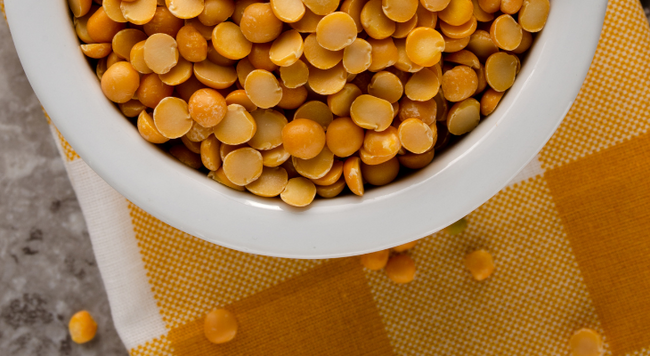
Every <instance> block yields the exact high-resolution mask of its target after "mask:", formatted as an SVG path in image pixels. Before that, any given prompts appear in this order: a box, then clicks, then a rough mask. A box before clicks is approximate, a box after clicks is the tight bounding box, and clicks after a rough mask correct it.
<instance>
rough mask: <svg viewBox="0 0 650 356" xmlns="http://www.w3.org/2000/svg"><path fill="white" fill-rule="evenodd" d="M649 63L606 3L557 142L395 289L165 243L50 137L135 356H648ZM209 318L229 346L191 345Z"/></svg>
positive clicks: (345, 264) (628, 5) (376, 281)
mask: <svg viewBox="0 0 650 356" xmlns="http://www.w3.org/2000/svg"><path fill="white" fill-rule="evenodd" d="M0 8H3V5H2V0H0ZM576 20H577V21H578V20H579V14H576ZM648 61H650V28H649V27H648V23H647V20H646V17H645V14H644V11H643V9H642V7H641V5H640V3H639V2H638V0H610V2H609V5H608V10H607V15H606V18H605V24H604V28H603V32H602V35H601V38H600V43H599V45H598V49H597V52H596V56H595V59H594V61H593V63H592V65H591V69H590V71H589V74H588V76H587V78H586V80H585V82H584V85H583V87H582V90H581V91H580V94H579V95H578V97H577V99H576V101H575V103H574V105H573V107H572V108H571V110H570V112H569V113H568V114H567V116H566V118H565V119H564V121H563V122H562V124H561V126H560V127H559V128H558V130H557V132H556V133H555V135H554V136H553V137H552V138H551V140H550V141H549V142H548V143H547V145H546V146H545V147H544V148H543V149H542V151H541V152H540V153H539V154H538V156H537V157H536V158H535V159H534V160H533V162H531V163H530V165H529V166H528V167H527V168H526V169H524V171H523V172H522V173H521V174H520V175H519V176H518V177H517V178H516V179H515V181H513V182H511V183H510V184H509V185H508V186H507V187H506V188H504V189H503V190H502V191H501V192H499V193H498V194H497V195H496V196H494V197H493V198H492V199H490V200H489V201H488V202H486V203H485V204H484V205H482V206H481V207H480V208H478V209H477V210H476V211H474V212H472V213H471V214H470V215H469V216H468V217H467V220H468V222H469V226H468V228H467V230H465V231H464V232H463V233H462V234H461V235H458V236H453V237H452V236H449V235H448V234H447V233H445V232H439V233H436V234H434V235H432V236H428V237H426V238H424V239H422V240H421V241H420V242H419V244H418V245H417V246H416V247H415V248H414V249H412V250H410V251H409V252H408V253H409V254H410V255H411V257H412V258H413V259H414V260H415V262H416V264H417V268H418V272H417V276H416V279H415V280H414V281H413V282H412V283H409V284H407V285H397V284H395V283H392V282H391V281H390V280H389V279H388V278H387V277H386V275H385V274H384V273H382V272H373V271H368V270H365V269H364V268H363V267H362V266H361V264H360V263H359V261H358V259H357V258H344V259H332V260H291V259H281V258H271V257H263V256H256V255H251V254H246V253H242V252H238V251H233V250H229V249H226V248H223V247H220V246H216V245H213V244H211V243H208V242H205V241H203V240H201V239H198V238H195V237H193V236H190V235H188V234H186V233H183V232H182V231H179V230H176V229H174V228H172V227H170V226H168V225H166V224H164V223H162V222H161V221H159V220H157V219H156V218H155V217H153V216H151V215H149V214H148V213H147V212H145V211H144V210H142V209H140V208H139V207H137V206H135V205H133V204H132V203H130V202H129V201H127V200H126V199H125V198H124V197H122V196H121V195H119V194H118V193H117V192H116V191H114V190H113V189H112V188H111V187H110V186H108V185H107V184H106V183H105V182H104V181H102V180H101V178H99V177H98V176H97V175H96V174H95V173H94V172H93V171H92V170H91V169H90V168H89V167H88V166H87V165H86V164H85V163H84V162H83V160H82V159H81V158H80V157H79V156H78V155H77V154H76V153H75V151H74V149H73V148H72V147H71V146H70V145H69V144H68V143H67V142H66V140H65V139H64V137H63V136H62V135H61V134H60V133H59V132H58V130H57V129H56V128H55V127H54V126H53V125H50V127H51V130H52V133H53V136H54V137H55V139H56V141H57V143H58V146H59V149H60V152H61V155H62V157H63V158H64V160H65V164H66V168H67V170H68V173H69V176H70V180H71V181H72V184H73V186H74V188H75V190H76V193H77V196H78V198H79V201H80V204H81V207H82V209H83V212H84V215H85V218H86V221H87V223H88V228H89V232H90V238H91V240H92V243H93V248H94V251H95V254H96V256H97V261H98V265H99V268H100V271H101V273H102V277H103V279H104V283H105V286H106V289H107V293H108V296H109V300H110V303H111V308H112V313H113V316H114V320H115V324H116V328H117V330H118V332H119V334H120V336H121V337H122V339H123V341H124V343H125V345H126V346H127V347H128V349H129V351H130V353H131V355H133V356H136V355H138V356H139V355H176V356H181V355H191V356H203V355H459V356H460V355H514V354H517V355H566V354H568V348H567V344H568V339H569V338H570V337H571V335H572V334H573V333H574V332H575V331H576V330H578V329H580V328H592V329H594V330H596V331H598V332H600V333H601V334H602V335H603V337H604V340H605V354H606V355H616V356H618V355H621V356H622V355H635V356H641V355H650V263H649V262H648V261H649V259H648V256H650V236H649V235H648V231H650V134H649V133H648V129H649V128H650V111H649V109H650V108H649V105H650V90H648V89H649V88H650V65H649V63H648ZM48 121H49V118H48ZM479 248H481V249H487V250H489V251H490V252H491V253H492V254H493V256H494V259H495V261H496V272H495V274H494V275H493V276H492V277H491V278H490V279H488V280H486V281H483V282H480V283H479V282H476V281H474V280H472V278H471V277H470V275H469V273H468V272H467V271H466V270H465V269H464V267H463V260H464V257H465V256H466V255H467V254H468V253H469V252H471V251H473V250H476V249H479ZM215 307H225V308H228V309H229V310H231V311H233V312H234V313H235V314H236V316H237V318H238V321H239V325H240V329H239V333H238V335H237V338H236V339H235V340H234V341H232V342H230V343H227V344H223V345H214V344H211V343H209V342H208V341H207V339H206V338H205V337H204V336H203V332H202V323H203V318H204V316H205V314H206V313H207V312H208V311H209V310H211V309H213V308H215Z"/></svg>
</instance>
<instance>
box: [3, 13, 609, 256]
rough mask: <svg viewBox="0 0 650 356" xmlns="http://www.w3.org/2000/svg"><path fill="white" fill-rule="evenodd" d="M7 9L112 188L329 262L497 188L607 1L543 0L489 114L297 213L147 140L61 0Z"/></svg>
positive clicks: (182, 225)
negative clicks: (406, 162) (429, 154)
mask: <svg viewBox="0 0 650 356" xmlns="http://www.w3.org/2000/svg"><path fill="white" fill-rule="evenodd" d="M5 6H6V10H7V15H8V20H9V24H10V27H11V32H12V35H13V38H14V41H15V44H16V48H17V50H18V54H19V56H20V59H21V62H22V64H23V68H24V69H25V72H26V73H27V76H28V78H29V81H30V83H31V85H32V87H33V88H34V91H35V92H36V95H37V96H38V97H39V99H40V100H41V103H42V104H43V106H44V107H45V109H46V110H47V111H48V112H49V114H50V116H51V117H52V120H53V121H54V123H55V124H56V126H57V127H58V129H59V130H60V131H61V133H62V134H63V136H65V137H66V139H67V140H68V141H69V142H70V144H71V145H72V147H74V148H75V150H76V151H77V153H79V155H80V156H81V157H82V158H83V160H84V161H85V162H86V163H87V164H88V165H90V167H91V168H92V169H93V170H95V172H97V173H98V174H99V175H100V176H101V177H102V178H103V179H104V180H106V182H108V183H109V184H110V185H111V186H113V187H114V188H115V189H116V190H117V191H119V192H120V193H121V194H123V195H124V196H125V197H126V198H128V199H129V200H130V201H132V202H133V203H135V204H136V205H138V206H140V207H141V208H143V209H144V210H146V211H147V212H149V213H150V214H152V215H154V216H156V217H157V218H159V219H160V220H162V221H164V222H166V223H168V224H170V225H172V226H174V227H176V228H178V229H180V230H183V231H186V232H188V233H190V234H192V235H194V236H197V237H200V238H203V239H205V240H207V241H210V242H214V243H215V244H218V245H222V246H226V247H229V248H233V249H236V250H241V251H245V252H251V253H257V254H262V255H271V256H279V257H292V258H328V257H342V256H350V255H357V254H361V253H367V252H372V251H376V250H380V249H385V248H389V247H392V246H396V245H399V244H402V243H406V242H409V241H412V240H415V239H418V238H422V237H424V236H426V235H428V234H431V233H433V232H435V231H438V230H440V229H442V228H444V227H446V226H448V225H449V224H451V223H453V222H454V221H456V220H458V219H460V218H461V217H463V216H465V215H466V214H468V213H469V212H471V211H472V210H473V209H475V208H477V207H478V206H479V205H481V204H482V203H484V202H485V201H487V200H488V199H489V198H490V197H492V196H493V195H494V194H495V193H497V192H498V191H499V190H500V189H501V188H503V187H504V186H505V184H506V183H507V182H508V181H509V180H510V179H511V178H512V177H514V176H515V175H516V173H517V172H518V171H519V170H520V169H521V168H523V167H524V166H525V165H526V163H527V162H528V161H530V160H531V159H532V158H533V157H534V156H535V154H536V153H537V152H538V151H539V150H540V149H541V148H542V146H543V145H544V144H545V143H546V141H547V140H548V139H549V138H550V137H551V135H552V134H553V132H554V131H555V129H556V128H557V126H558V125H559V124H560V122H561V121H562V118H563V117H564V115H565V114H566V113H567V111H568V110H569V108H570V106H571V104H572V102H573V100H574V99H575V97H576V96H577V94H578V91H579V90H580V87H581V85H582V82H583V80H584V78H585V76H586V74H587V71H588V69H589V65H590V63H591V60H592V57H593V55H594V52H595V50H596V45H597V43H598V39H599V37H600V31H601V28H602V23H603V18H604V15H605V10H606V7H607V0H571V1H566V0H553V1H552V7H551V14H550V16H549V18H548V22H547V25H546V27H545V29H544V30H543V31H542V32H541V34H540V35H539V36H538V38H537V39H536V42H535V44H534V45H533V47H532V49H531V51H530V53H529V55H528V58H527V59H526V60H525V62H524V65H523V67H522V69H521V72H520V73H519V75H518V78H517V80H516V82H515V85H514V86H513V87H512V88H511V89H510V90H509V92H508V93H507V95H506V96H505V97H504V98H503V101H502V102H501V104H500V105H499V108H498V109H497V110H496V111H495V112H494V113H493V114H492V115H490V116H489V117H488V118H487V119H486V120H484V121H483V122H481V124H480V125H479V126H478V127H477V128H476V129H475V130H474V131H472V132H471V133H470V134H469V135H467V136H466V137H464V138H463V139H462V140H461V141H460V142H458V143H457V144H456V145H454V146H453V147H452V148H451V149H449V150H447V151H446V152H444V153H443V154H440V155H438V156H437V157H436V158H435V159H434V161H433V163H432V164H431V165H429V166H428V167H426V168H424V169H422V170H420V171H418V172H417V173H415V174H413V175H411V176H409V177H406V178H404V179H401V180H399V181H397V182H394V183H392V184H390V185H388V186H385V187H381V188H377V189H372V190H369V191H368V192H367V193H366V195H364V196H363V197H362V198H359V197H356V196H344V197H337V198H335V199H331V200H317V201H315V202H314V203H313V204H312V205H311V206H310V207H309V208H307V209H295V208H291V207H289V206H287V205H286V204H284V203H282V202H281V201H279V199H265V198H259V197H256V196H253V195H252V194H249V193H241V192H237V191H234V190H231V189H229V188H226V187H224V186H222V185H220V184H218V183H216V182H214V181H212V180H210V179H209V178H207V177H205V176H204V175H203V174H201V173H199V172H197V171H193V170H192V169H190V168H187V167H185V166H184V165H182V164H181V163H179V162H177V161H176V160H175V159H173V158H171V157H169V156H167V155H165V154H162V153H161V151H160V150H159V149H157V148H156V147H154V146H153V145H151V144H149V143H147V142H145V141H144V140H143V139H142V138H141V137H140V136H139V134H138V132H137V130H136V129H135V128H134V127H133V125H132V124H131V123H129V122H128V120H126V119H125V118H124V117H123V116H122V115H121V113H120V112H119V110H117V109H116V108H115V107H114V106H113V104H111V103H110V102H109V101H108V100H107V99H106V98H105V97H104V95H103V94H102V91H101V89H100V86H99V83H98V81H97V77H96V76H95V73H94V70H93V69H91V68H90V67H89V66H88V64H87V62H86V60H85V58H84V56H83V55H82V53H81V51H80V50H79V43H78V40H77V37H76V35H75V32H74V28H73V26H72V22H71V20H70V15H69V14H68V8H67V2H66V1H65V0H51V1H43V0H6V1H5ZM576 14H580V16H577V15H576Z"/></svg>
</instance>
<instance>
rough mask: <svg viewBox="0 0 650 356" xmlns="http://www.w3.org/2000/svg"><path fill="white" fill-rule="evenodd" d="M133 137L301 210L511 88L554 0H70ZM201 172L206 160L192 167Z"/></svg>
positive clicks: (418, 154)
mask: <svg viewBox="0 0 650 356" xmlns="http://www.w3.org/2000/svg"><path fill="white" fill-rule="evenodd" d="M68 3H69V5H70V8H71V10H72V13H73V14H74V23H75V29H76V32H77V34H78V36H79V39H80V40H81V41H82V42H84V44H82V45H81V51H83V53H84V54H85V55H86V56H87V57H89V58H92V59H94V60H96V61H92V63H93V64H94V65H95V66H96V72H97V76H98V77H99V79H100V80H101V88H102V90H103V92H104V94H105V95H106V97H107V98H108V99H110V100H111V101H113V102H115V103H117V104H118V105H119V108H120V110H121V111H122V113H123V114H124V115H125V116H127V117H129V118H136V117H137V128H138V131H139V132H140V135H141V136H142V137H143V138H144V139H145V140H147V141H149V142H151V143H154V144H161V145H163V148H164V149H166V150H168V151H169V153H171V154H172V155H173V156H174V157H176V158H177V159H178V160H180V161H181V162H183V163H185V164H186V165H188V166H190V167H193V168H196V169H206V170H207V171H210V173H209V174H208V176H209V177H210V178H212V179H214V180H216V181H217V182H219V183H222V184H224V185H226V186H228V187H230V188H233V189H236V190H240V191H245V190H248V191H250V192H251V193H253V194H255V195H258V196H262V197H275V196H278V195H279V196H280V197H281V198H282V200H284V201H285V202H286V203H287V204H290V205H293V206H297V207H304V206H307V205H309V204H310V203H311V202H312V201H313V199H314V197H315V196H316V194H318V195H319V196H321V197H323V198H332V197H335V196H337V195H338V194H340V193H341V192H342V191H343V189H344V188H345V187H346V186H347V187H348V188H349V190H350V191H352V193H354V194H356V195H359V196H361V195H363V194H364V185H365V184H366V183H367V184H370V185H374V186H380V185H384V184H388V183H390V182H391V181H393V180H394V179H395V178H396V177H397V175H398V173H399V171H400V168H401V167H404V168H406V169H420V168H423V167H424V166H426V165H427V164H429V163H430V162H431V161H432V160H433V157H434V152H435V150H440V149H441V148H443V147H444V146H445V145H446V144H447V142H448V141H449V139H450V135H454V136H459V135H463V134H465V133H467V132H469V131H471V130H473V129H474V128H475V127H476V126H477V125H478V123H479V121H480V119H481V117H483V116H486V115H489V114H490V113H492V112H493V111H494V109H495V108H496V107H497V105H498V104H499V101H500V100H501V98H502V97H503V95H504V93H505V91H506V90H508V88H510V87H511V86H512V85H513V83H514V81H515V77H516V76H517V73H518V72H519V69H520V67H521V64H520V63H521V61H520V56H522V55H524V53H525V52H526V51H527V50H528V49H529V47H530V46H531V43H532V40H533V38H532V33H535V32H539V31H541V30H542V28H543V27H544V24H545V23H546V19H547V17H548V14H549V10H550V3H549V0H343V1H342V2H340V1H339V0H271V1H270V2H262V1H260V0H164V1H163V0H103V1H102V0H68ZM203 167H205V168H203Z"/></svg>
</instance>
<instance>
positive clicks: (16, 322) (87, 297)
mask: <svg viewBox="0 0 650 356" xmlns="http://www.w3.org/2000/svg"><path fill="white" fill-rule="evenodd" d="M2 21H3V19H1V18H0V355H12V356H22V355H29V356H41V355H42V356H54V355H66V356H67V355H75V356H76V355H93V356H94V355H98V356H99V355H102V356H113V355H120V356H121V355H128V353H127V351H126V349H125V348H124V345H123V344H122V341H121V340H120V338H119V337H118V335H117V332H116V331H115V327H114V326H113V320H112V318H111V314H110V308H109V305H108V300H107V297H106V292H105V290H104V285H103V283H102V279H101V276H100V275H99V271H98V269H97V265H96V263H95V257H94V256H93V251H92V247H91V244H90V239H89V237H88V230H87V228H86V223H85V221H84V218H83V215H82V214H81V210H80V209H79V204H78V202H77V198H76V196H75V193H74V191H73V190H72V186H71V185H70V181H69V180H68V177H67V175H66V172H65V168H64V166H63V161H62V160H61V158H60V156H59V153H58V152H57V149H56V146H55V143H54V140H53V138H52V136H51V134H50V131H49V128H48V124H47V121H46V120H45V117H44V116H43V113H42V111H41V108H40V104H39V102H38V100H37V98H36V96H35V95H34V93H33V91H32V89H31V87H30V85H29V83H28V82H27V78H26V77H25V74H24V72H23V70H22V67H21V66H20V62H19V61H18V57H17V55H16V51H15V49H14V45H13V42H12V40H11V36H10V35H9V30H8V29H7V27H6V26H5V24H4V23H2ZM82 309H86V310H88V311H89V312H90V313H91V314H92V315H93V317H94V318H95V320H96V321H97V324H98V331H97V336H96V337H95V339H94V340H93V341H91V342H89V343H87V344H83V345H77V344H75V343H74V342H72V340H71V339H70V336H69V335H68V326H67V325H68V321H69V320H70V317H71V316H72V314H74V313H75V312H77V311H79V310H82Z"/></svg>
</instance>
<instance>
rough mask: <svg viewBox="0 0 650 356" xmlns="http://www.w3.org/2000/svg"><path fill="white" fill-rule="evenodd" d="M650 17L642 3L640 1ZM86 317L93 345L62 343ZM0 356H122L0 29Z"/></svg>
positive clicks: (75, 207) (83, 236)
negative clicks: (82, 314)
mask: <svg viewBox="0 0 650 356" xmlns="http://www.w3.org/2000/svg"><path fill="white" fill-rule="evenodd" d="M641 2H642V3H643V5H644V6H645V8H646V14H647V15H648V16H650V0H641ZM81 309H86V310H88V311H89V312H90V313H91V314H92V315H93V317H94V318H95V320H96V321H97V324H98V331H97V336H96V337H95V339H94V340H93V341H91V342H89V343H87V344H84V345H77V344H75V343H73V342H72V341H71V340H70V337H69V335H68V331H67V324H68V320H69V319H70V317H71V316H72V314H74V313H75V312H77V311H79V310H81ZM0 354H1V355H12V356H21V355H30V356H32V355H35V356H41V355H42V356H50V355H65V356H68V355H73V356H77V355H84V356H85V355H93V356H94V355H102V356H113V355H127V354H128V353H127V351H126V350H125V348H124V345H123V344H122V341H121V340H120V338H119V337H118V335H117V332H116V331H115V327H114V326H113V320H112V318H111V314H110V307H109V305H108V300H107V298H106V292H105V291H104V285H103V283H102V280H101V277H100V275H99V271H98V270H97V266H96V264H95V257H94V256H93V251H92V247H91V245H90V239H89V238H88V230H87V229H86V223H85V222H84V219H83V215H82V214H81V210H80V209H79V203H78V202H77V198H76V197H75V194H74V191H73V190H72V186H71V185H70V182H69V181H68V177H67V175H66V172H65V169H64V167H63V162H62V161H61V158H60V157H59V154H58V152H57V150H56V147H55V144H54V140H53V139H52V136H51V135H50V132H49V128H48V125H47V122H46V121H45V118H44V117H43V113H42V112H41V108H40V106H39V103H38V99H36V96H35V95H34V93H33V92H32V89H31V87H30V86H29V83H28V82H27V78H26V77H25V74H24V72H23V70H22V68H21V66H20V62H19V61H18V57H17V55H16V51H15V49H14V45H13V42H12V41H11V37H10V36H9V31H8V30H7V28H6V26H4V24H0Z"/></svg>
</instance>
